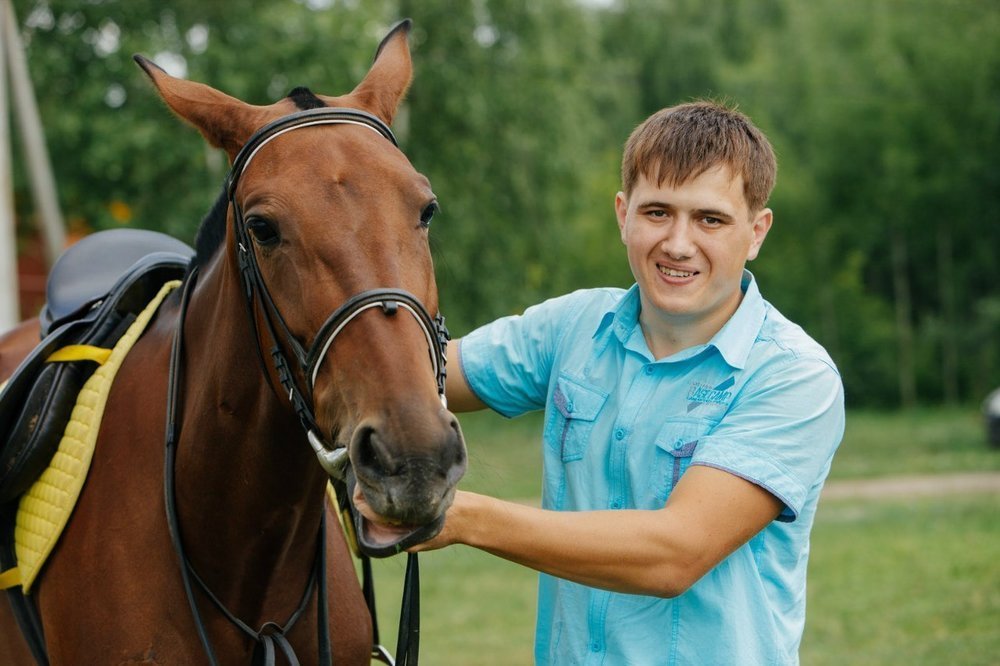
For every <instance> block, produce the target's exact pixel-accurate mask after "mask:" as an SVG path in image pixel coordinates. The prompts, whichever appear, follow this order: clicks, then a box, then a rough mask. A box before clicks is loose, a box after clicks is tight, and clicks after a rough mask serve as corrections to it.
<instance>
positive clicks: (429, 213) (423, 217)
mask: <svg viewBox="0 0 1000 666" xmlns="http://www.w3.org/2000/svg"><path fill="white" fill-rule="evenodd" d="M438 210H440V207H439V206H438V204H437V202H436V201H432V202H431V203H429V204H427V206H426V207H425V208H424V209H423V210H422V211H421V212H420V226H422V227H425V228H426V227H429V226H431V219H433V217H434V214H435V213H437V212H438Z"/></svg>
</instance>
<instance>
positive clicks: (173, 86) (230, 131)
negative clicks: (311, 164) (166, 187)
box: [132, 55, 268, 160]
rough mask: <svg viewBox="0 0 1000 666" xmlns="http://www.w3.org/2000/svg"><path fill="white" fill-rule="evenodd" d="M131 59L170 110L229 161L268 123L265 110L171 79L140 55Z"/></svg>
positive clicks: (203, 86) (201, 87) (207, 88)
mask: <svg viewBox="0 0 1000 666" xmlns="http://www.w3.org/2000/svg"><path fill="white" fill-rule="evenodd" d="M132 58H133V59H134V60H135V61H136V63H137V64H138V65H139V66H140V67H142V70H143V71H144V72H145V73H146V75H147V76H149V78H150V79H151V80H152V81H153V85H155V86H156V90H157V92H159V93H160V97H161V98H163V101H164V102H166V104H167V106H169V107H170V110H171V111H173V112H174V113H176V114H177V115H178V116H180V117H181V118H183V119H184V120H186V121H187V122H189V123H191V124H192V125H194V126H195V127H196V128H197V129H198V131H200V132H201V133H202V135H203V136H204V137H205V138H206V139H207V140H208V142H209V143H210V144H212V145H213V146H215V147H216V148H222V149H223V150H225V151H226V152H227V153H229V159H230V160H232V159H233V158H235V157H236V153H238V152H239V150H240V148H241V147H242V146H243V144H244V143H246V141H247V139H249V138H250V135H252V134H253V132H254V130H256V129H257V128H258V127H260V126H261V125H263V124H265V123H266V122H267V120H268V116H267V112H266V110H265V109H264V108H263V107H259V106H253V105H251V104H247V103H246V102H242V101H240V100H238V99H236V98H235V97H230V96H229V95H227V94H225V93H223V92H219V91H218V90H216V89H215V88H212V87H210V86H207V85H205V84H203V83H197V82H195V81H187V80H185V79H178V78H176V77H173V76H170V75H169V74H167V73H166V72H165V71H164V70H163V69H162V68H160V67H159V66H158V65H157V64H156V63H154V62H153V61H152V60H149V59H148V58H144V57H143V56H141V55H134V56H132Z"/></svg>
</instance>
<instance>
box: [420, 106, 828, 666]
mask: <svg viewBox="0 0 1000 666" xmlns="http://www.w3.org/2000/svg"><path fill="white" fill-rule="evenodd" d="M775 172H776V165H775V159H774V153H773V151H772V149H771V146H770V144H769V143H768V141H767V139H766V138H765V136H764V135H763V134H762V133H761V132H760V130H758V129H757V128H756V127H755V126H754V125H753V124H752V123H751V122H750V120H749V119H748V118H747V117H746V116H744V115H743V114H741V113H739V112H737V111H735V110H733V109H729V108H727V107H724V106H722V105H719V104H715V103H711V102H696V103H691V104H684V105H680V106H676V107H671V108H668V109H664V110H662V111H659V112H658V113H656V114H654V115H653V116H651V117H650V118H649V119H647V120H646V121H645V122H644V123H643V124H642V125H640V126H639V127H638V128H636V130H635V131H634V132H633V133H632V135H631V137H630V138H629V140H628V142H627V144H626V147H625V153H624V158H623V161H622V191H621V192H619V193H618V194H617V196H616V198H615V212H616V215H617V218H618V226H619V228H620V231H621V238H622V242H623V243H624V244H625V248H626V251H627V254H628V261H629V265H630V266H631V269H632V273H633V275H634V277H635V280H636V284H635V285H634V286H633V287H632V288H631V289H628V290H622V289H612V288H607V289H589V290H581V291H577V292H574V293H572V294H569V295H566V296H562V297H559V298H555V299H552V300H549V301H546V302H544V303H542V304H539V305H536V306H534V307H531V308H529V309H528V310H527V311H525V312H524V314H523V315H521V316H516V317H506V318H503V319H500V320H498V321H496V322H493V323H491V324H488V325H486V326H483V327H481V328H479V329H477V330H475V331H473V332H472V333H471V334H469V335H468V336H466V337H465V338H463V339H462V340H460V341H459V344H457V345H452V349H451V350H450V356H451V359H450V360H451V361H452V364H451V367H452V368H455V369H460V370H456V371H453V372H452V373H450V376H449V382H448V397H449V400H450V406H451V407H452V408H453V409H455V410H456V411H461V410H471V409H479V408H483V407H489V408H491V409H494V410H496V411H498V412H500V413H501V414H504V415H506V416H509V417H513V416H516V415H519V414H522V413H525V412H528V411H531V410H538V409H544V410H545V425H544V433H543V440H544V454H543V459H544V479H543V484H544V487H543V506H542V507H541V508H535V507H527V506H521V505H516V504H511V503H508V502H503V501H500V500H497V499H494V498H490V497H485V496H482V495H477V494H473V493H468V492H460V493H459V494H458V495H457V497H456V499H455V502H454V504H453V506H452V508H451V509H450V511H449V513H448V517H447V520H446V523H445V526H444V530H443V531H442V533H441V534H440V535H439V536H438V537H437V538H435V539H434V540H433V541H431V542H429V543H428V544H424V545H423V546H421V547H420V549H432V548H438V547H442V546H446V545H449V544H455V543H462V544H467V545H470V546H474V547H476V548H481V549H483V550H485V551H488V552H491V553H494V554H495V555H498V556H500V557H503V558H506V559H509V560H512V561H514V562H518V563H520V564H523V565H525V566H528V567H531V568H533V569H536V570H538V571H540V572H541V574H542V575H541V576H540V583H539V601H538V617H537V628H536V650H535V654H536V661H537V663H539V664H553V665H555V664H558V665H560V666H562V665H564V664H605V665H609V666H610V665H613V666H617V665H620V664H795V663H797V662H798V648H799V643H800V640H801V637H802V631H803V626H804V622H805V587H806V585H805V580H806V563H807V559H808V553H809V532H810V529H811V527H812V523H813V517H814V515H815V512H816V505H817V501H818V499H819V494H820V490H821V488H822V486H823V482H824V480H825V478H826V475H827V472H828V471H829V468H830V463H831V460H832V458H833V454H834V451H835V450H836V448H837V446H838V444H839V442H840V439H841V436H842V434H843V429H844V408H843V389H842V384H841V380H840V376H839V373H838V372H837V369H836V367H835V366H834V364H833V362H832V361H831V360H830V358H829V356H828V355H827V353H826V352H825V351H824V350H823V348H822V347H820V346H819V345H818V344H817V343H816V342H814V341H813V340H812V339H811V338H809V337H808V336H807V335H806V334H805V333H804V332H803V331H802V329H801V328H799V327H798V326H796V325H795V324H793V323H791V322H790V321H788V320H787V319H786V318H784V317H783V316H782V315H781V314H780V313H779V312H778V311H777V310H776V309H775V308H774V307H773V306H771V305H770V304H769V303H767V301H765V300H764V299H763V298H762V296H761V294H760V292H759V290H758V287H757V284H756V282H755V281H754V278H753V276H752V275H751V274H750V273H749V272H748V271H747V270H746V269H745V264H746V262H748V261H750V260H753V259H755V258H756V257H757V254H758V252H759V251H760V250H761V246H762V245H763V243H764V239H765V238H766V236H767V233H768V231H769V230H770V228H771V222H772V212H771V210H770V209H768V208H767V207H766V204H767V199H768V197H769V196H770V192H771V189H772V187H773V185H774V180H775ZM473 445H474V443H473Z"/></svg>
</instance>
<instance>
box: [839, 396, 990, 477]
mask: <svg viewBox="0 0 1000 666" xmlns="http://www.w3.org/2000/svg"><path fill="white" fill-rule="evenodd" d="M997 470H1000V449H996V448H990V447H989V446H988V445H987V442H986V427H985V424H984V421H983V417H982V415H981V414H980V413H979V412H978V411H977V410H975V409H922V410H914V411H910V412H894V413H883V412H850V413H849V414H848V415H847V427H846V430H845V433H844V441H843V442H842V443H841V445H840V450H838V451H837V455H836V456H835V457H834V460H833V468H832V469H831V470H830V478H831V479H832V480H836V479H857V478H867V477H878V476H889V475H895V474H938V473H946V472H967V471H997Z"/></svg>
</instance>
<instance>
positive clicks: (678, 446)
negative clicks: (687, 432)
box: [674, 439, 684, 451]
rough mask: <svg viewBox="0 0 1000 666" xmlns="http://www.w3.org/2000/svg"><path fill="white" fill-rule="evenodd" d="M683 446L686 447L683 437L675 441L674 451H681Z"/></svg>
mask: <svg viewBox="0 0 1000 666" xmlns="http://www.w3.org/2000/svg"><path fill="white" fill-rule="evenodd" d="M683 448H684V440H683V439H678V440H677V441H676V442H674V451H680V450H681V449H683Z"/></svg>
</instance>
